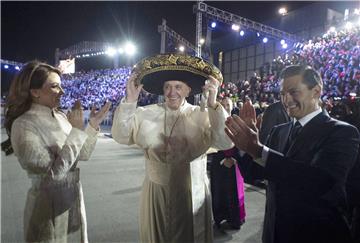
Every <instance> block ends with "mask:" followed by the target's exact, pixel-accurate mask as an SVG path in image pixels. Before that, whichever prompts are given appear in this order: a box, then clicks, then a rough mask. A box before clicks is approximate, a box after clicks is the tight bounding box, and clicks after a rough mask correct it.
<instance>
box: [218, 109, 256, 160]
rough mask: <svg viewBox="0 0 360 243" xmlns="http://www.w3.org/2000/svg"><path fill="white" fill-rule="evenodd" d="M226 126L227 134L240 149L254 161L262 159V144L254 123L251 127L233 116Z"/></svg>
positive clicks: (229, 118) (228, 119)
mask: <svg viewBox="0 0 360 243" xmlns="http://www.w3.org/2000/svg"><path fill="white" fill-rule="evenodd" d="M225 125H226V128H225V133H226V134H227V135H228V136H229V138H230V139H231V140H232V141H233V143H234V144H235V146H236V147H237V148H238V149H240V150H242V151H245V152H247V153H248V154H250V155H251V156H252V157H253V158H254V159H257V158H259V157H261V151H262V144H261V143H260V142H259V134H258V130H257V128H256V126H255V125H254V123H253V125H252V127H249V126H248V125H247V124H246V123H245V121H244V120H242V119H241V118H240V117H239V116H237V115H232V116H230V117H228V118H227V120H226V122H225Z"/></svg>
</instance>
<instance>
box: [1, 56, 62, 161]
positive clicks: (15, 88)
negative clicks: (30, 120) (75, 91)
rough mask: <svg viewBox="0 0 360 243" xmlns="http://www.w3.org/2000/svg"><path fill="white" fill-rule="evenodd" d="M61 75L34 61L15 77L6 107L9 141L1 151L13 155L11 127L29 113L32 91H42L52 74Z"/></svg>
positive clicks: (53, 69)
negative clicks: (17, 119) (20, 117)
mask: <svg viewBox="0 0 360 243" xmlns="http://www.w3.org/2000/svg"><path fill="white" fill-rule="evenodd" d="M52 72H54V73H57V74H59V76H60V75H61V71H60V70H59V69H57V68H55V67H53V66H51V65H49V64H46V63H43V62H40V61H37V60H34V61H30V62H28V63H26V64H25V65H24V66H23V67H22V68H21V70H20V72H19V73H18V74H17V75H16V76H15V78H14V79H13V81H12V82H11V85H10V90H9V95H8V97H7V100H6V105H5V124H4V127H5V129H6V132H7V134H8V137H9V139H8V140H6V141H5V142H3V143H1V149H2V150H3V151H5V154H6V155H8V154H11V153H12V152H13V151H12V148H11V142H10V135H11V126H12V124H13V122H14V121H15V119H16V118H18V117H19V116H21V115H22V114H24V113H25V112H26V111H28V110H29V109H30V107H31V104H32V96H31V93H30V90H31V89H40V88H41V87H42V86H43V84H44V83H45V82H46V80H47V79H48V77H49V74H50V73H52Z"/></svg>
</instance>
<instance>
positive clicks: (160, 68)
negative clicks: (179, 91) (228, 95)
mask: <svg viewBox="0 0 360 243" xmlns="http://www.w3.org/2000/svg"><path fill="white" fill-rule="evenodd" d="M132 72H133V73H136V79H135V83H136V84H143V85H144V86H143V88H144V90H146V91H147V92H149V93H152V94H158V95H162V94H163V85H164V83H165V82H166V81H169V80H178V81H182V82H185V83H186V84H187V85H189V86H190V87H191V93H190V95H194V94H199V93H201V92H202V86H203V85H204V84H205V80H206V79H208V77H209V76H210V75H211V76H213V77H214V78H216V79H217V80H218V81H219V82H220V84H221V83H222V82H223V76H222V74H221V72H220V70H219V69H218V68H217V67H216V66H214V65H213V64H210V63H208V62H207V61H205V60H203V59H202V58H199V57H195V56H189V55H185V54H159V55H156V56H152V57H147V58H145V59H143V60H141V61H140V62H139V63H137V64H136V65H135V67H134V69H133V70H132Z"/></svg>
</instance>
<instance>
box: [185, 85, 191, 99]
mask: <svg viewBox="0 0 360 243" xmlns="http://www.w3.org/2000/svg"><path fill="white" fill-rule="evenodd" d="M190 93H191V88H190V87H189V86H188V93H187V95H186V97H189V95H190Z"/></svg>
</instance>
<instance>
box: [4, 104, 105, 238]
mask: <svg viewBox="0 0 360 243" xmlns="http://www.w3.org/2000/svg"><path fill="white" fill-rule="evenodd" d="M97 133H98V132H97V131H96V130H95V129H93V128H92V127H91V126H88V127H87V128H86V129H85V131H81V130H79V129H77V128H73V127H72V126H71V124H70V123H69V122H68V120H67V118H66V116H65V114H63V113H62V112H58V111H53V110H51V109H50V108H48V107H46V106H42V105H38V104H33V105H32V106H31V109H30V110H29V111H27V112H25V113H24V114H23V115H21V116H20V117H18V118H17V119H16V120H15V121H14V123H13V125H12V129H11V143H12V146H13V149H14V153H15V155H16V156H17V158H18V160H19V162H20V164H21V166H22V168H23V169H24V170H26V171H27V173H28V177H29V178H30V180H31V182H32V186H31V188H30V189H29V191H28V195H27V200H26V205H25V212H24V233H25V241H26V242H87V241H88V240H87V232H86V217H85V207H84V200H83V193H82V189H81V184H80V180H79V169H78V168H76V165H77V162H78V160H88V159H89V157H90V155H91V153H92V151H93V149H94V147H95V143H96V135H97Z"/></svg>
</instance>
